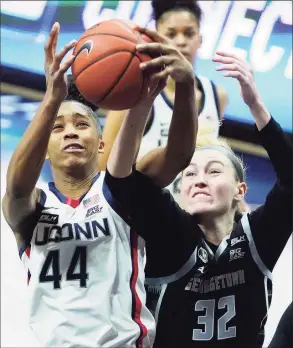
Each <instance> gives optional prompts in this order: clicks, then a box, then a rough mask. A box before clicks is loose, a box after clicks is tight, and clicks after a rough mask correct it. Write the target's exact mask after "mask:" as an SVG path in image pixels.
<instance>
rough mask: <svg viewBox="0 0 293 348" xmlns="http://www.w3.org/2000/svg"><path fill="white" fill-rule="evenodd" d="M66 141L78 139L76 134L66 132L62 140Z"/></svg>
mask: <svg viewBox="0 0 293 348" xmlns="http://www.w3.org/2000/svg"><path fill="white" fill-rule="evenodd" d="M67 139H78V134H77V133H76V132H67V133H65V135H64V140H67Z"/></svg>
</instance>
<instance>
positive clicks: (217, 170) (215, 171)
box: [209, 169, 221, 174]
mask: <svg viewBox="0 0 293 348" xmlns="http://www.w3.org/2000/svg"><path fill="white" fill-rule="evenodd" d="M209 173H210V174H220V173H221V171H220V170H219V169H210V171H209Z"/></svg>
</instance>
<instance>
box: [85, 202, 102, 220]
mask: <svg viewBox="0 0 293 348" xmlns="http://www.w3.org/2000/svg"><path fill="white" fill-rule="evenodd" d="M102 210H103V207H100V206H99V205H95V206H94V207H92V208H89V209H88V210H87V212H86V216H85V217H86V218H87V217H89V216H92V215H94V214H97V213H100V212H101V211H102Z"/></svg>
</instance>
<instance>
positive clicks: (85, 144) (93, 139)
mask: <svg viewBox="0 0 293 348" xmlns="http://www.w3.org/2000/svg"><path fill="white" fill-rule="evenodd" d="M100 147H101V140H100V137H99V134H98V131H97V125H96V122H95V120H94V119H93V118H92V117H91V116H89V114H88V110H87V108H86V107H84V106H83V105H82V104H80V103H77V102H64V103H62V104H61V106H60V108H59V111H58V115H57V118H56V121H55V124H54V127H53V130H52V133H51V136H50V140H49V145H48V158H49V160H50V162H51V165H52V167H54V168H61V169H62V168H64V169H65V168H70V167H72V168H78V167H82V166H89V167H93V170H96V169H97V159H98V150H99V148H100Z"/></svg>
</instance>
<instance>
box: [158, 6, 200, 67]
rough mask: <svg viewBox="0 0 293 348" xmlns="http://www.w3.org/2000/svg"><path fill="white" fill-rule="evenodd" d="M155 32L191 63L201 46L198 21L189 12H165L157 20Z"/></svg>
mask: <svg viewBox="0 0 293 348" xmlns="http://www.w3.org/2000/svg"><path fill="white" fill-rule="evenodd" d="M166 1H167V0H166ZM157 30H158V32H159V33H160V34H161V35H163V36H166V37H167V38H168V39H169V40H171V42H172V43H173V45H174V46H175V47H177V48H178V49H179V50H180V52H181V53H182V54H183V55H184V56H185V57H186V58H187V59H188V60H189V61H190V62H191V63H193V61H194V58H195V56H196V52H197V50H198V48H199V47H200V44H201V36H200V34H199V24H198V21H197V19H196V18H195V16H194V15H193V14H192V13H191V12H190V11H184V10H183V11H169V12H166V13H165V14H164V15H163V16H162V17H161V18H160V19H159V21H158V23H157Z"/></svg>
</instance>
